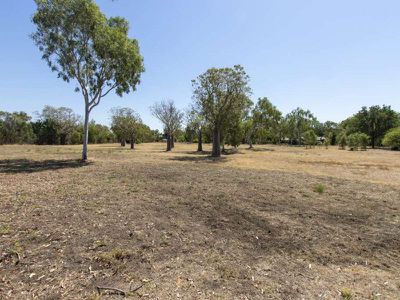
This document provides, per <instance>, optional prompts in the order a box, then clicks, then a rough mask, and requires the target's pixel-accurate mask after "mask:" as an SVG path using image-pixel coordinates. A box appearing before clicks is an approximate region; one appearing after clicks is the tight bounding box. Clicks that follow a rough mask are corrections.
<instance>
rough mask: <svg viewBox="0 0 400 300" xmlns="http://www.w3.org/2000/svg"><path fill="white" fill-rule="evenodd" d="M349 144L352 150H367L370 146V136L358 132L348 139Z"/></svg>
mask: <svg viewBox="0 0 400 300" xmlns="http://www.w3.org/2000/svg"><path fill="white" fill-rule="evenodd" d="M347 143H348V145H349V147H350V150H351V151H353V150H358V149H359V148H360V149H361V150H367V146H368V144H369V136H368V135H366V134H365V133H361V132H356V133H352V134H350V135H349V136H348V137H347Z"/></svg>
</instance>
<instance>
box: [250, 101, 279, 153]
mask: <svg viewBox="0 0 400 300" xmlns="http://www.w3.org/2000/svg"><path fill="white" fill-rule="evenodd" d="M251 125H252V126H251V127H250V129H249V132H248V134H249V137H250V138H249V140H250V143H249V146H250V148H252V142H251V141H252V137H253V135H257V134H258V135H259V134H260V132H263V133H266V135H267V138H268V139H269V140H271V141H272V142H273V143H275V144H276V143H279V142H280V141H281V139H282V113H281V112H280V111H279V110H278V109H277V108H276V106H274V105H273V104H272V103H271V101H269V99H268V98H267V97H264V98H259V99H258V101H257V103H256V105H255V107H254V108H253V110H252V122H251Z"/></svg>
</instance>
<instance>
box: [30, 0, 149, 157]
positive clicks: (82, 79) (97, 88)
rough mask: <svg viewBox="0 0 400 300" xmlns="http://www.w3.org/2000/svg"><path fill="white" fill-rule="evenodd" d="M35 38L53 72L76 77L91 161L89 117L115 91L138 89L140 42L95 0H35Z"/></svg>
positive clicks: (120, 93) (119, 93)
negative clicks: (80, 95) (82, 106)
mask: <svg viewBox="0 0 400 300" xmlns="http://www.w3.org/2000/svg"><path fill="white" fill-rule="evenodd" d="M35 2H36V4H37V10H36V12H35V14H34V16H33V23H34V24H35V25H36V31H35V32H34V33H33V34H32V38H33V40H34V42H35V43H36V45H37V46H38V47H39V50H40V51H41V52H42V53H43V55H42V58H43V59H44V60H45V61H46V62H47V64H48V65H49V67H50V68H51V70H52V71H54V72H56V73H57V75H58V77H59V78H62V79H63V80H64V81H66V82H70V81H71V80H75V82H76V87H75V91H76V92H81V93H82V96H83V99H84V103H85V114H84V130H83V150H82V159H83V160H87V144H88V134H89V133H88V124H89V116H90V113H91V111H92V110H93V108H95V107H96V106H97V105H99V103H100V102H101V100H102V99H103V98H104V97H105V96H107V95H108V94H109V93H110V92H112V91H115V93H116V94H117V95H118V96H122V95H123V94H125V93H129V92H130V91H135V90H136V86H137V85H138V84H139V83H140V75H141V73H142V72H143V71H144V67H143V58H142V56H141V55H140V51H139V45H138V41H137V40H135V39H131V38H129V37H128V31H129V24H128V22H127V21H126V20H125V19H123V18H120V17H111V18H107V17H106V16H105V15H104V14H103V13H102V12H101V11H100V9H99V7H98V6H97V5H96V4H95V2H94V1H93V0H35Z"/></svg>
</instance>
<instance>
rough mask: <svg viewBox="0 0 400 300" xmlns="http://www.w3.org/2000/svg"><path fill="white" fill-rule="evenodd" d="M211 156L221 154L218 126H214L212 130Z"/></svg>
mask: <svg viewBox="0 0 400 300" xmlns="http://www.w3.org/2000/svg"><path fill="white" fill-rule="evenodd" d="M211 155H212V156H213V157H220V156H221V132H220V129H219V128H218V127H214V130H213V145H212V154H211Z"/></svg>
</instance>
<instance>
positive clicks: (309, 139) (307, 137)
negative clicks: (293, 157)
mask: <svg viewBox="0 0 400 300" xmlns="http://www.w3.org/2000/svg"><path fill="white" fill-rule="evenodd" d="M304 141H305V143H306V148H307V146H308V147H310V148H311V147H313V146H315V145H316V144H317V135H316V134H315V132H314V130H308V131H306V132H305V133H304Z"/></svg>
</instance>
